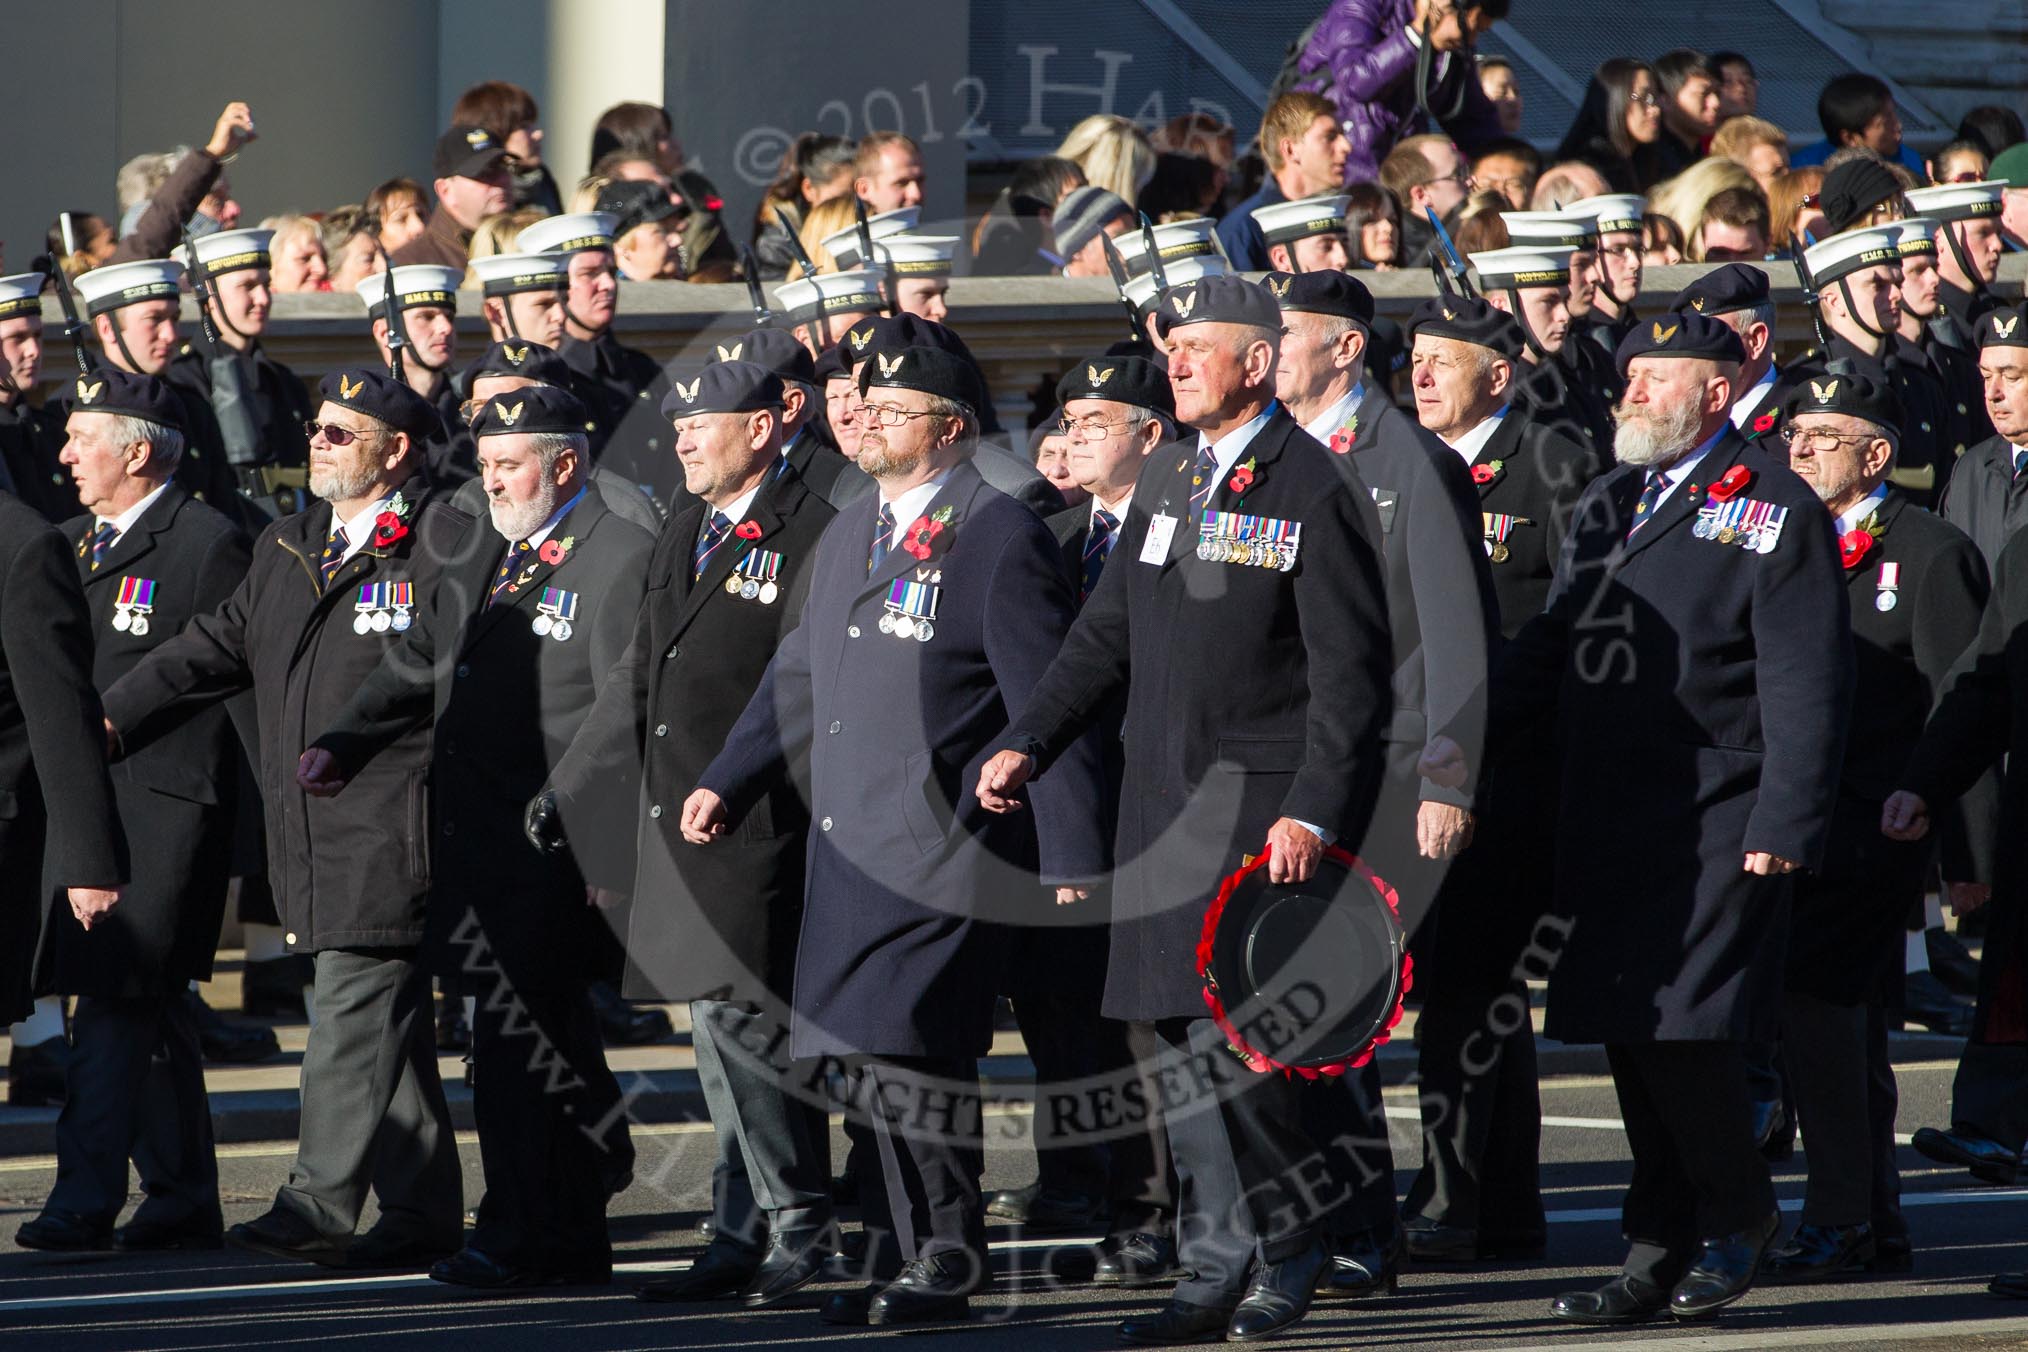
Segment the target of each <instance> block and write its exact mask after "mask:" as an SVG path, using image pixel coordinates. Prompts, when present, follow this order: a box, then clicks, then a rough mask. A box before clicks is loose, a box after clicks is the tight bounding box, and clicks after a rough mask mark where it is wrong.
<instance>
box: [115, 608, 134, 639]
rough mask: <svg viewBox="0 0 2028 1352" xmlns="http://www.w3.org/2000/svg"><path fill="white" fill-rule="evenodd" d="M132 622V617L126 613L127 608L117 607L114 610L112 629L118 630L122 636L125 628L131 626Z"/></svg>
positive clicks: (125, 630)
mask: <svg viewBox="0 0 2028 1352" xmlns="http://www.w3.org/2000/svg"><path fill="white" fill-rule="evenodd" d="M133 622H134V617H133V616H132V615H131V614H129V613H128V611H127V608H126V607H125V606H118V607H115V608H114V610H113V628H115V629H117V630H119V631H120V632H121V633H123V634H124V633H126V632H127V626H128V625H130V624H132V623H133Z"/></svg>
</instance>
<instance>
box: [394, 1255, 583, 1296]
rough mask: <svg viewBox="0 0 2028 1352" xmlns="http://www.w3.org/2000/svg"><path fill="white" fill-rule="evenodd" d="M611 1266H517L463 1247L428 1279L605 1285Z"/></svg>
mask: <svg viewBox="0 0 2028 1352" xmlns="http://www.w3.org/2000/svg"><path fill="white" fill-rule="evenodd" d="M612 1279H613V1274H612V1269H611V1268H606V1267H599V1268H552V1267H516V1266H514V1265H512V1264H509V1263H502V1262H500V1261H499V1260H498V1259H495V1258H490V1257H488V1256H487V1255H485V1254H483V1253H481V1252H479V1251H478V1250H477V1249H474V1248H470V1247H466V1248H463V1249H460V1250H458V1251H457V1252H456V1253H454V1254H452V1255H451V1256H450V1257H449V1258H446V1259H444V1260H443V1261H441V1262H439V1263H436V1264H435V1265H433V1266H432V1267H431V1268H430V1280H431V1281H434V1282H443V1283H444V1284H446V1285H448V1286H470V1287H477V1288H480V1289H482V1290H487V1291H501V1290H509V1289H513V1288H516V1287H533V1286H604V1285H605V1284H606V1283H607V1282H610V1281H611V1280H612Z"/></svg>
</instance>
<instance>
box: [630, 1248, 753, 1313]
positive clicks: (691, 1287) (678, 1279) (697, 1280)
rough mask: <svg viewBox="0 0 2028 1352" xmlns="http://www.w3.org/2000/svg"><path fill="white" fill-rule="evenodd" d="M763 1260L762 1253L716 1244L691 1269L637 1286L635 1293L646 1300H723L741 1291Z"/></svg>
mask: <svg viewBox="0 0 2028 1352" xmlns="http://www.w3.org/2000/svg"><path fill="white" fill-rule="evenodd" d="M760 1264H761V1259H760V1255H759V1254H756V1253H754V1252H752V1251H751V1250H745V1249H735V1248H733V1247H732V1246H731V1245H730V1244H714V1245H712V1246H711V1247H710V1248H708V1249H706V1250H705V1251H704V1256H703V1257H702V1258H700V1259H698V1260H697V1261H696V1262H695V1263H692V1264H691V1265H690V1267H689V1269H688V1270H687V1271H684V1272H674V1273H671V1274H670V1275H669V1276H667V1277H657V1278H656V1279H655V1280H654V1281H651V1282H647V1283H644V1284H643V1285H641V1286H638V1287H635V1288H634V1294H635V1295H637V1296H639V1297H640V1298H641V1299H642V1300H659V1301H693V1300H723V1299H725V1298H726V1297H727V1296H733V1295H737V1294H739V1292H740V1291H741V1290H742V1289H744V1288H745V1286H746V1284H747V1283H748V1282H750V1281H752V1280H753V1278H754V1274H755V1273H756V1272H758V1271H759V1270H760Z"/></svg>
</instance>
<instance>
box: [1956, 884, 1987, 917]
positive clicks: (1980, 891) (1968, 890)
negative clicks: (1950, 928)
mask: <svg viewBox="0 0 2028 1352" xmlns="http://www.w3.org/2000/svg"><path fill="white" fill-rule="evenodd" d="M1944 891H1945V893H1947V894H1948V895H1949V897H1950V903H1951V914H1952V915H1954V916H1958V917H1959V918H1963V917H1965V916H1968V915H1970V914H1971V913H1972V912H1973V911H1976V910H1978V909H1979V908H1980V907H1981V906H1984V905H1985V904H1986V903H1987V902H1988V901H1991V900H1992V898H1993V889H1992V887H1991V886H1989V885H1988V884H1986V883H1945V884H1944Z"/></svg>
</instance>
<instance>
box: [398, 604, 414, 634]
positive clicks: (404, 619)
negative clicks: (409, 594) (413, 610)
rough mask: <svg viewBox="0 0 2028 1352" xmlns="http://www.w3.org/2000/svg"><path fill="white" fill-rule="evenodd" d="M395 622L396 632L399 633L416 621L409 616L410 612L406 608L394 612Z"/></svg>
mask: <svg viewBox="0 0 2028 1352" xmlns="http://www.w3.org/2000/svg"><path fill="white" fill-rule="evenodd" d="M393 623H394V632H395V633H397V634H399V633H402V632H403V631H405V630H406V629H407V628H408V627H409V625H411V624H413V623H415V621H414V620H412V619H410V618H409V613H408V612H407V611H406V610H397V611H395V612H394V621H393Z"/></svg>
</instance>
